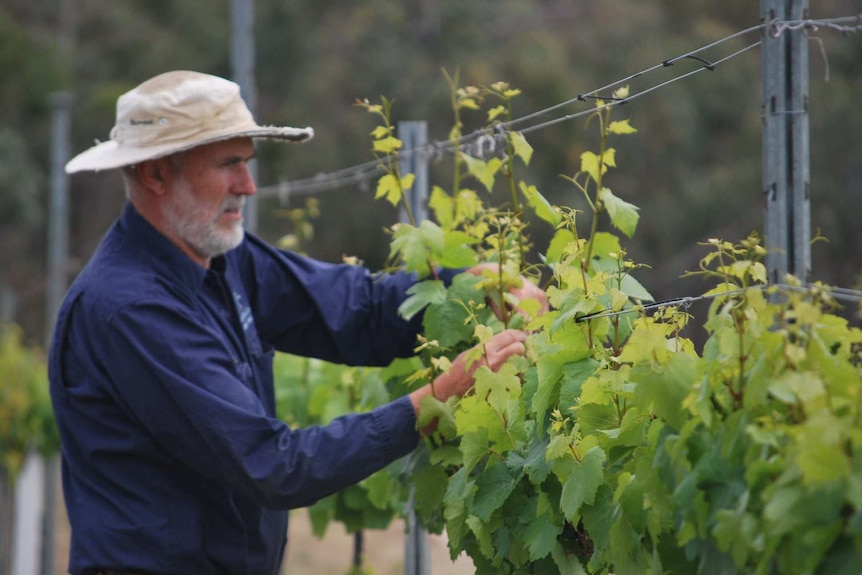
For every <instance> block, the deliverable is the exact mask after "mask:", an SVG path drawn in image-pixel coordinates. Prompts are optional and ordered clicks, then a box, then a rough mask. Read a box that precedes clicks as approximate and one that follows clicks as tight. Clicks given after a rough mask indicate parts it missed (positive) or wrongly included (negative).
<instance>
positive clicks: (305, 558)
mask: <svg viewBox="0 0 862 575" xmlns="http://www.w3.org/2000/svg"><path fill="white" fill-rule="evenodd" d="M363 543H364V550H365V566H366V567H367V568H370V569H371V572H372V573H374V575H403V574H404V545H405V535H404V522H403V521H393V523H392V525H390V526H389V529H387V530H386V531H373V530H372V531H366V532H365V534H364V540H363ZM428 545H429V548H430V555H431V569H430V572H431V573H433V574H434V575H471V574H472V573H473V563H472V561H470V558H469V557H466V556H462V557H459V558H458V560H457V561H455V562H452V560H451V559H450V558H449V549H448V548H447V547H446V540H445V539H444V537H443V536H438V535H429V536H428ZM352 558H353V536H352V535H348V534H347V533H346V532H345V531H344V528H343V527H341V526H339V525H333V526H330V528H329V529H328V530H327V532H326V535H325V537H324V538H323V539H317V538H316V537H315V536H314V535H313V534H312V533H311V525H310V524H309V521H308V514H307V513H306V512H305V511H302V510H299V511H294V512H293V513H291V516H290V527H289V531H288V544H287V557H286V559H285V562H284V568H283V569H282V575H305V574H310V573H313V574H314V575H344V574H345V573H346V572H347V570H348V569H349V568H350V563H351V560H352Z"/></svg>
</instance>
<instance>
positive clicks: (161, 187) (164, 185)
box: [136, 158, 173, 196]
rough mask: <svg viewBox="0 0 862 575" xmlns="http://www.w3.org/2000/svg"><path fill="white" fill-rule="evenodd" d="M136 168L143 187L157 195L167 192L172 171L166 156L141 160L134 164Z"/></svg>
mask: <svg viewBox="0 0 862 575" xmlns="http://www.w3.org/2000/svg"><path fill="white" fill-rule="evenodd" d="M136 169H137V170H138V178H139V179H140V181H141V184H143V185H144V187H145V188H147V189H148V190H150V191H152V192H153V193H155V194H156V195H158V196H162V195H164V194H165V193H167V191H168V184H169V182H170V181H171V176H173V171H172V166H171V165H170V164H169V162H168V160H167V159H166V158H158V159H155V160H147V161H146V162H141V163H140V164H138V165H137V166H136Z"/></svg>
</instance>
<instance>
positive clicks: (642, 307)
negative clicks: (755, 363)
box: [575, 283, 862, 323]
mask: <svg viewBox="0 0 862 575" xmlns="http://www.w3.org/2000/svg"><path fill="white" fill-rule="evenodd" d="M765 289H775V290H778V291H785V292H796V293H810V292H811V291H812V290H822V291H824V292H825V293H826V294H828V295H829V296H830V297H832V298H833V299H836V300H842V301H851V302H856V303H859V302H862V291H859V290H854V289H849V288H841V287H833V286H828V285H824V284H807V285H792V284H782V283H779V284H769V285H756V286H749V287H744V288H737V289H732V290H727V291H723V292H715V293H707V294H703V295H699V296H683V297H678V298H673V299H666V300H662V301H658V302H651V303H647V304H637V305H632V306H628V307H624V308H623V309H619V310H613V309H611V308H606V309H603V310H601V311H597V312H593V313H588V314H584V315H581V316H578V317H576V318H575V321H576V322H578V323H580V322H584V321H587V320H591V319H600V318H607V317H617V316H621V315H625V314H627V313H635V312H644V313H645V312H647V311H652V310H655V309H662V308H666V307H683V308H686V309H687V308H689V307H690V306H691V304H693V303H694V302H696V301H701V300H711V299H717V298H720V297H733V296H737V295H742V294H744V293H746V292H748V291H751V290H760V291H762V290H765Z"/></svg>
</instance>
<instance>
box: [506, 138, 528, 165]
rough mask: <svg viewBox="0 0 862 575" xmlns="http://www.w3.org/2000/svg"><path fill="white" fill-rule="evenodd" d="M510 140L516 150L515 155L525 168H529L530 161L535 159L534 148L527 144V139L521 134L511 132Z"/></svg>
mask: <svg viewBox="0 0 862 575" xmlns="http://www.w3.org/2000/svg"><path fill="white" fill-rule="evenodd" d="M509 138H510V139H511V142H512V147H513V148H515V155H516V156H518V157H519V158H521V161H522V162H524V165H525V166H529V165H530V159H531V158H532V157H533V146H531V145H530V143H529V142H527V138H525V137H524V135H523V134H522V133H521V132H509Z"/></svg>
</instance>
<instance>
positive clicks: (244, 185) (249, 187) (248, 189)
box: [234, 160, 257, 196]
mask: <svg viewBox="0 0 862 575" xmlns="http://www.w3.org/2000/svg"><path fill="white" fill-rule="evenodd" d="M255 168H256V165H255V163H254V160H249V161H248V162H246V163H244V164H243V165H242V169H241V170H240V175H239V181H238V182H237V183H236V186H235V188H234V192H235V193H237V194H242V195H245V196H253V195H254V194H256V193H257V184H256V183H255V181H254V175H255V173H256V172H257V170H256V169H255Z"/></svg>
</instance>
